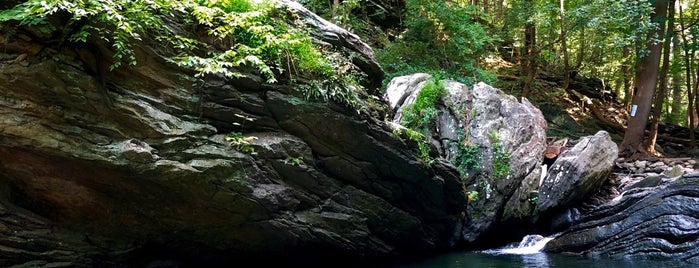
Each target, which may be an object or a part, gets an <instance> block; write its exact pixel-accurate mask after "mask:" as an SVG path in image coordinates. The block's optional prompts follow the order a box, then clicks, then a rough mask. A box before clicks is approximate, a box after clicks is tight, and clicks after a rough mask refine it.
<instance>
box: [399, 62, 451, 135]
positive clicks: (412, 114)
mask: <svg viewBox="0 0 699 268" xmlns="http://www.w3.org/2000/svg"><path fill="white" fill-rule="evenodd" d="M446 94H447V91H446V89H445V88H444V82H443V81H442V80H441V79H440V78H439V77H436V76H432V78H430V79H428V80H427V81H426V82H425V85H424V86H423V87H422V89H420V93H418V95H417V97H416V98H415V102H414V103H413V104H410V105H408V106H406V107H405V108H404V109H403V119H402V120H401V124H402V125H404V126H406V127H408V128H412V129H414V130H417V131H419V132H421V133H423V134H427V132H428V131H427V130H428V129H429V128H430V127H433V126H434V122H435V121H436V119H437V115H438V111H437V108H436V107H435V106H436V105H437V103H438V102H439V100H441V99H442V97H444V96H445V95H446Z"/></svg>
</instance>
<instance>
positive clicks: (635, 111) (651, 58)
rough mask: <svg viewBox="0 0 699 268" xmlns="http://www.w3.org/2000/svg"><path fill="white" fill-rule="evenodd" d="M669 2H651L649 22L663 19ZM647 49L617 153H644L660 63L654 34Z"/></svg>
mask: <svg viewBox="0 0 699 268" xmlns="http://www.w3.org/2000/svg"><path fill="white" fill-rule="evenodd" d="M668 1H669V0H656V1H655V2H654V3H653V10H655V12H653V14H652V15H651V20H652V21H658V20H661V19H665V16H666V13H667V3H668ZM664 33H665V27H659V28H658V32H657V33H656V34H657V35H658V36H663V35H664ZM646 47H647V48H648V50H649V51H650V52H649V53H647V54H645V55H644V56H643V57H641V59H640V60H639V66H638V67H639V68H638V69H636V75H635V78H634V80H635V81H636V82H635V84H636V87H637V91H636V92H635V93H634V95H633V100H632V102H631V104H632V106H631V114H630V116H631V117H630V118H629V122H628V126H627V127H626V133H624V140H623V141H622V142H621V145H620V146H619V147H620V150H619V151H620V152H622V154H626V153H631V154H636V153H639V152H640V153H644V152H645V148H643V143H642V142H643V134H644V131H645V129H646V124H647V123H648V115H649V114H650V106H651V102H652V101H653V94H654V92H655V84H656V82H657V81H658V65H659V64H660V54H661V48H662V45H661V44H660V43H655V42H653V35H649V36H648V40H647V42H646Z"/></svg>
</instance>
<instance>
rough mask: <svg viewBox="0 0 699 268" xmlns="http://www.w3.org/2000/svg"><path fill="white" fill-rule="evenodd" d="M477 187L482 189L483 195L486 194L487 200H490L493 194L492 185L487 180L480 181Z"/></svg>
mask: <svg viewBox="0 0 699 268" xmlns="http://www.w3.org/2000/svg"><path fill="white" fill-rule="evenodd" d="M476 187H477V188H478V189H480V190H481V192H482V193H485V199H489V198H490V194H491V193H492V192H493V187H492V186H490V183H489V182H488V181H487V180H486V179H485V178H481V179H479V180H478V183H477V184H476Z"/></svg>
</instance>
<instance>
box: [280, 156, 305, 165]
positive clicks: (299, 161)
mask: <svg viewBox="0 0 699 268" xmlns="http://www.w3.org/2000/svg"><path fill="white" fill-rule="evenodd" d="M284 164H286V165H289V166H297V167H300V166H301V165H303V158H302V157H287V158H286V159H284Z"/></svg>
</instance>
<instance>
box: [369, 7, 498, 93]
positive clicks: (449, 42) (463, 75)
mask: <svg viewBox="0 0 699 268" xmlns="http://www.w3.org/2000/svg"><path fill="white" fill-rule="evenodd" d="M484 16H485V14H484V13H483V12H481V11H479V10H478V9H477V8H476V7H475V6H472V5H468V4H465V3H464V1H435V0H408V1H406V11H405V14H404V16H403V17H404V18H405V22H404V23H405V26H406V28H407V29H406V31H405V32H404V33H403V34H402V35H400V36H399V37H398V40H397V41H395V42H393V43H391V44H389V45H388V46H387V47H386V48H385V49H382V50H379V51H377V54H376V55H377V59H378V60H379V62H380V63H381V64H382V65H383V66H384V68H385V71H386V73H387V77H386V79H387V80H386V81H390V79H392V78H393V77H396V76H400V75H405V74H410V73H416V72H427V73H435V72H443V73H446V74H448V75H449V76H451V77H453V78H455V79H456V80H458V81H461V82H465V83H469V84H471V83H473V82H475V81H486V82H492V80H491V79H493V78H494V76H492V75H488V74H487V72H485V71H484V70H483V69H482V68H480V67H479V66H480V63H479V62H480V61H481V60H482V59H483V58H484V57H485V56H487V55H488V54H490V53H491V52H492V51H494V43H495V41H496V40H497V37H495V36H493V35H492V33H491V32H489V31H488V28H487V27H485V26H484V25H482V24H481V23H480V22H479V21H485V20H486V18H485V17H484Z"/></svg>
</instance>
